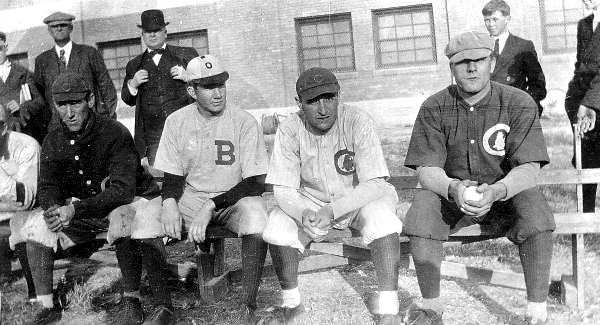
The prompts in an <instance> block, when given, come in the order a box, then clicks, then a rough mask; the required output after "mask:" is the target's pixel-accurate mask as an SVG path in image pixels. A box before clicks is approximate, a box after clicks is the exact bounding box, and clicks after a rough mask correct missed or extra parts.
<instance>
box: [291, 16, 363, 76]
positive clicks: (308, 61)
mask: <svg viewBox="0 0 600 325" xmlns="http://www.w3.org/2000/svg"><path fill="white" fill-rule="evenodd" d="M296 24H297V29H296V30H297V31H298V32H299V33H300V35H298V36H299V44H298V52H299V53H301V55H299V58H300V59H301V60H302V62H301V63H300V67H301V69H308V68H310V67H316V66H319V67H323V68H326V69H331V70H334V71H335V70H337V71H340V70H345V71H347V70H352V69H354V54H353V51H352V46H353V44H352V24H351V20H350V16H349V15H336V16H327V17H319V18H306V19H298V20H296Z"/></svg>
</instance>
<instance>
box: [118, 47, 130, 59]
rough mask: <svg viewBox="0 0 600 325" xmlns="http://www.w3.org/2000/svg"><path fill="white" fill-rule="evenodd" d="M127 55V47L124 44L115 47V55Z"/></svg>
mask: <svg viewBox="0 0 600 325" xmlns="http://www.w3.org/2000/svg"><path fill="white" fill-rule="evenodd" d="M124 56H125V57H128V56H129V49H128V48H127V47H126V46H125V47H124V46H119V47H117V57H120V58H122V57H124Z"/></svg>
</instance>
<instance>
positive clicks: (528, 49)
mask: <svg viewBox="0 0 600 325" xmlns="http://www.w3.org/2000/svg"><path fill="white" fill-rule="evenodd" d="M481 13H482V14H483V20H484V22H485V28H487V30H488V32H489V33H490V36H491V37H492V38H494V40H495V42H496V43H495V45H494V54H495V55H496V67H495V68H494V70H493V72H492V77H491V79H492V80H493V81H496V82H499V83H503V84H505V85H509V86H513V87H517V88H519V89H521V90H524V91H525V92H527V93H528V94H530V95H531V97H533V99H534V100H535V102H536V104H537V105H538V112H539V115H542V110H543V109H544V108H543V107H542V105H541V104H540V101H541V100H543V99H544V98H546V78H545V77H544V71H542V66H541V65H540V62H539V61H538V58H537V53H536V51H535V46H534V45H533V42H532V41H530V40H526V39H523V38H520V37H518V36H516V35H513V34H512V33H510V32H509V31H508V24H509V23H510V6H509V5H508V4H507V3H506V2H505V1H503V0H491V1H490V2H488V3H487V4H486V5H485V6H484V7H483V9H482V10H481Z"/></svg>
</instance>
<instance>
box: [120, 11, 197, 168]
mask: <svg viewBox="0 0 600 325" xmlns="http://www.w3.org/2000/svg"><path fill="white" fill-rule="evenodd" d="M141 21H142V24H141V25H138V27H139V28H141V29H142V39H143V40H144V44H145V45H146V46H147V47H148V48H147V50H145V51H144V52H143V53H142V54H140V55H138V56H136V57H135V58H133V59H132V60H131V61H129V62H128V63H127V67H126V68H125V72H126V74H125V80H124V81H123V88H122V90H121V98H122V99H123V101H124V102H125V103H126V104H127V105H130V106H133V105H135V106H136V108H135V135H134V139H135V147H136V149H137V150H138V153H139V155H140V157H141V158H142V161H143V162H142V164H145V163H146V159H147V162H148V163H149V164H150V165H153V164H154V156H155V155H156V150H157V149H158V142H159V141H160V136H161V134H162V130H163V126H164V124H165V119H166V118H167V116H169V115H170V114H171V113H173V112H174V111H176V110H178V109H179V108H181V107H183V106H186V105H188V104H191V103H192V102H193V99H192V98H191V97H190V96H188V94H187V90H186V82H187V80H186V78H185V68H186V67H187V64H188V62H189V61H190V60H191V59H193V58H194V57H197V56H198V52H197V51H196V50H195V49H194V48H190V47H179V46H173V45H167V44H166V40H167V28H166V26H167V25H168V24H169V23H168V22H167V23H165V18H164V15H163V12H162V11H160V10H157V9H151V10H146V11H144V12H142V15H141ZM144 158H145V159H144Z"/></svg>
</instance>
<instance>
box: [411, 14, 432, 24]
mask: <svg viewBox="0 0 600 325" xmlns="http://www.w3.org/2000/svg"><path fill="white" fill-rule="evenodd" d="M429 17H430V16H429V13H428V12H425V11H423V12H415V13H413V15H412V18H413V24H427V25H429V23H430V21H429Z"/></svg>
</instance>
